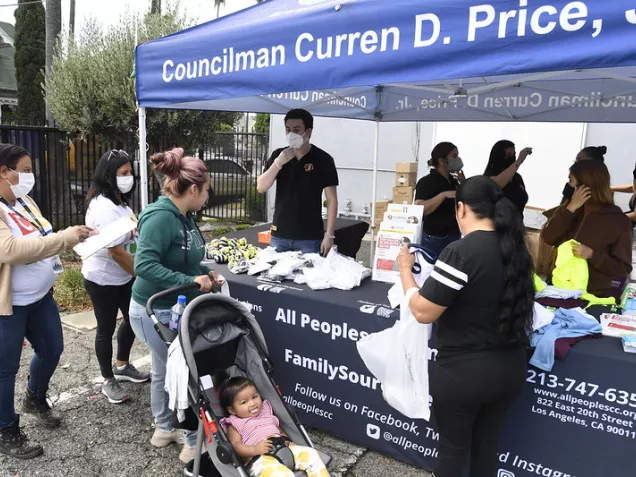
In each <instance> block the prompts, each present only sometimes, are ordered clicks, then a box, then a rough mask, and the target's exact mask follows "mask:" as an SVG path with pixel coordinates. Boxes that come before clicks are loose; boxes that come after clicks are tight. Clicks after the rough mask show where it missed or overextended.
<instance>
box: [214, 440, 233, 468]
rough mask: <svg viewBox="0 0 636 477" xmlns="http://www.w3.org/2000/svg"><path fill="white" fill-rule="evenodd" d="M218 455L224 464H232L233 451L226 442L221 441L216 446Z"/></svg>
mask: <svg viewBox="0 0 636 477" xmlns="http://www.w3.org/2000/svg"><path fill="white" fill-rule="evenodd" d="M216 456H217V457H218V459H219V461H220V462H221V463H222V464H226V465H227V464H230V463H231V462H232V451H231V450H230V449H228V448H227V447H226V446H225V444H223V443H221V444H219V445H218V446H217V447H216Z"/></svg>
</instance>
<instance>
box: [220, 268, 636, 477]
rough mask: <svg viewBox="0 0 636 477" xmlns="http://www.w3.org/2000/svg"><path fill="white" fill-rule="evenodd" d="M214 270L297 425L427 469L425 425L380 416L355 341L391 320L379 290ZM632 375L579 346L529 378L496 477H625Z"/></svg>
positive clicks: (432, 438) (618, 358)
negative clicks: (262, 346)
mask: <svg viewBox="0 0 636 477" xmlns="http://www.w3.org/2000/svg"><path fill="white" fill-rule="evenodd" d="M218 268H219V271H220V272H221V273H223V274H224V275H225V277H226V278H227V279H228V282H229V284H230V292H231V294H232V296H234V297H235V298H237V299H238V300H240V301H242V302H245V303H246V304H248V307H249V308H251V309H252V313H253V314H254V316H256V318H257V320H258V322H259V324H260V326H261V328H262V330H263V333H264V335H265V338H266V340H267V344H268V347H269V352H270V356H271V359H272V361H273V363H274V366H275V371H274V376H275V379H276V382H277V383H278V384H279V385H280V387H281V390H282V392H283V393H284V395H285V400H286V402H287V403H289V404H291V405H293V406H295V407H297V408H299V409H300V410H301V412H300V417H301V420H302V421H303V423H305V424H307V425H309V426H312V427H315V428H318V429H322V430H324V431H326V432H328V433H330V434H333V435H336V436H339V437H342V438H344V439H346V440H348V441H351V442H355V443H357V444H359V445H362V446H365V447H368V448H370V449H373V450H375V451H378V452H380V453H382V454H385V455H388V456H392V457H394V458H396V459H398V460H401V461H404V462H407V463H410V464H413V465H416V466H419V467H423V468H425V469H431V468H432V466H433V464H434V461H435V458H436V455H437V449H436V447H437V439H438V434H437V432H436V429H435V423H434V421H431V422H430V423H429V422H425V421H423V420H412V419H408V418H406V417H404V416H402V415H401V414H400V413H399V412H397V411H395V410H394V409H392V408H391V407H390V406H389V405H388V404H386V403H385V402H384V400H383V399H382V393H381V388H380V386H379V384H378V383H377V381H375V380H374V379H373V377H372V376H371V374H370V373H369V371H368V370H367V369H366V367H365V365H364V363H363V362H362V360H361V358H360V357H359V355H358V352H357V349H356V341H357V340H358V339H360V337H361V336H364V334H366V333H374V332H378V331H381V330H384V329H386V328H388V327H390V326H392V325H393V324H394V323H395V320H396V319H397V318H398V317H399V312H398V311H397V310H392V309H391V308H390V307H389V305H388V299H387V296H386V295H387V291H388V289H389V285H387V284H384V283H379V282H372V281H370V280H367V281H365V282H363V284H362V285H361V286H360V287H359V288H357V289H354V290H351V291H339V290H323V291H312V290H310V289H308V288H307V287H305V286H303V285H297V284H295V283H293V282H283V283H282V284H273V283H267V282H260V281H258V280H257V279H256V278H255V277H249V276H247V275H233V274H231V273H229V272H228V271H227V270H226V269H225V268H224V267H222V266H219V267H218ZM435 356H436V352H435V350H434V349H433V351H432V352H431V358H432V359H433V360H434V358H435ZM635 370H636V356H635V355H631V354H628V353H624V352H623V350H622V347H621V344H620V341H619V340H618V339H615V338H601V339H595V340H588V341H583V342H580V343H578V344H577V345H576V346H574V347H573V348H572V351H571V352H570V354H569V355H568V356H567V358H566V359H565V360H563V361H557V363H556V364H555V366H554V368H553V371H552V372H551V373H543V372H541V371H539V370H536V369H530V370H529V371H528V378H527V386H526V388H525V390H524V393H523V395H522V396H521V397H520V398H519V400H518V401H517V402H516V403H515V405H514V407H513V409H512V410H511V412H510V414H509V418H508V422H507V423H506V425H505V428H504V429H503V433H502V439H501V448H500V461H501V469H502V470H501V471H500V474H499V477H511V476H514V477H530V476H537V475H539V476H547V477H566V476H570V477H573V476H576V477H599V476H603V477H604V476H612V477H623V476H624V477H627V476H633V475H634V470H633V468H632V465H631V459H630V457H631V455H633V454H634V453H636V380H635V379H634V374H635V373H634V372H635ZM493 477H494V476H493Z"/></svg>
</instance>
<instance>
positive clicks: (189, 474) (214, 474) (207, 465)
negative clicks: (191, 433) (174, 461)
mask: <svg viewBox="0 0 636 477" xmlns="http://www.w3.org/2000/svg"><path fill="white" fill-rule="evenodd" d="M193 472H194V461H193V460H191V461H190V462H189V463H188V464H187V465H186V466H185V467H184V468H183V475H185V476H186V477H194V474H193ZM198 477H221V474H220V473H219V471H218V470H216V467H214V464H213V463H212V461H211V460H210V454H208V453H207V452H205V453H203V454H201V466H200V467H199V475H198Z"/></svg>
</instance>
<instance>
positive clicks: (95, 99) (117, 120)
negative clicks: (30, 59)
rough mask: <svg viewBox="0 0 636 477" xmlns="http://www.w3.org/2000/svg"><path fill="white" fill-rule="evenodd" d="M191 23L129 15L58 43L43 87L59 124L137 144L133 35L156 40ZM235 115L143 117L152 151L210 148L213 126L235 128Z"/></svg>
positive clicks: (172, 16)
mask: <svg viewBox="0 0 636 477" xmlns="http://www.w3.org/2000/svg"><path fill="white" fill-rule="evenodd" d="M190 25H191V22H190V21H188V20H187V19H186V18H184V17H183V16H180V15H179V14H178V13H177V12H176V11H174V10H171V11H167V12H166V13H165V14H163V15H157V14H149V15H146V16H144V17H143V18H136V17H134V16H132V15H131V14H130V13H128V14H127V15H125V16H123V17H121V19H120V22H119V23H118V24H116V25H115V26H113V27H111V28H109V29H108V30H107V31H103V30H102V28H101V26H100V24H99V22H98V21H97V20H92V21H90V22H88V23H87V24H86V25H85V27H84V28H83V30H82V31H81V32H78V34H77V38H78V40H77V41H73V40H72V39H68V40H66V42H65V43H63V42H60V44H59V45H58V49H57V51H58V54H57V55H56V57H55V59H54V61H53V68H52V75H51V79H50V81H48V82H47V84H46V99H47V102H48V104H49V105H50V107H51V109H52V110H53V113H54V114H55V118H56V120H57V122H58V123H59V125H60V126H61V127H62V128H64V129H67V130H69V131H77V132H80V133H85V134H97V135H99V136H101V137H103V138H104V139H106V140H109V141H122V142H124V143H130V142H134V141H136V139H137V137H136V131H137V128H138V117H137V105H136V98H135V79H134V78H131V77H130V74H131V72H132V71H133V68H134V51H135V46H136V45H135V31H136V32H137V37H138V42H139V43H143V42H146V41H149V40H153V39H156V38H160V37H163V36H166V35H169V34H172V33H175V32H177V31H180V30H183V29H184V28H187V27H188V26H190ZM237 117H238V115H237V114H235V113H217V112H210V111H171V110H150V111H148V115H147V125H148V128H147V129H148V143H149V144H150V147H151V149H153V150H157V149H165V148H168V147H173V146H177V145H178V146H180V147H183V148H185V149H186V150H188V149H197V148H204V147H207V146H209V145H210V144H212V140H213V133H214V130H215V128H216V129H218V127H219V125H221V124H229V125H230V127H231V125H233V123H234V122H235V120H236V119H237Z"/></svg>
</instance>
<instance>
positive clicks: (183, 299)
mask: <svg viewBox="0 0 636 477" xmlns="http://www.w3.org/2000/svg"><path fill="white" fill-rule="evenodd" d="M177 303H179V304H180V305H185V304H186V297H185V295H179V297H178V298H177Z"/></svg>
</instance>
